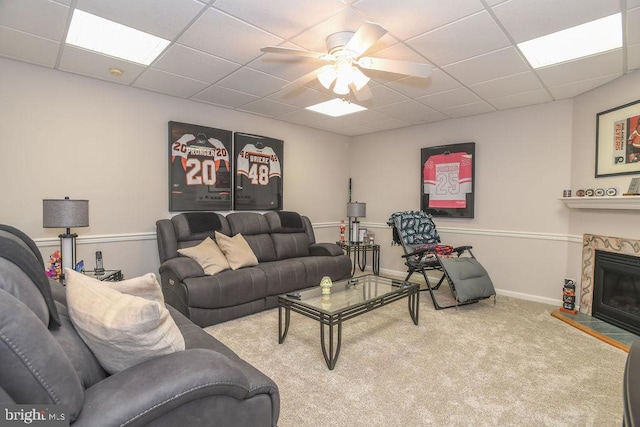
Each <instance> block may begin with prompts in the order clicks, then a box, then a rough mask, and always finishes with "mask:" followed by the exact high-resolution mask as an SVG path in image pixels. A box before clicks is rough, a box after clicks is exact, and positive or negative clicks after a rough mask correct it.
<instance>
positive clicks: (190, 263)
mask: <svg viewBox="0 0 640 427" xmlns="http://www.w3.org/2000/svg"><path fill="white" fill-rule="evenodd" d="M159 271H160V275H161V276H162V273H164V272H166V271H171V272H172V273H173V275H172V276H175V277H176V278H177V279H178V280H180V281H181V282H182V281H184V279H188V278H190V277H201V276H204V270H203V269H202V267H201V266H200V264H198V263H197V262H196V261H195V260H193V259H192V258H189V257H186V256H179V257H176V258H171V259H169V260H166V261H165V262H163V263H162V264H160V268H159Z"/></svg>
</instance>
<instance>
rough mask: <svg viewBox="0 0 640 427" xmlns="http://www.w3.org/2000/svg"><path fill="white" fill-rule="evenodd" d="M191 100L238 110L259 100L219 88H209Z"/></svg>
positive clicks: (245, 94) (256, 97)
mask: <svg viewBox="0 0 640 427" xmlns="http://www.w3.org/2000/svg"><path fill="white" fill-rule="evenodd" d="M193 99H196V100H199V101H203V102H208V103H210V104H216V105H221V106H223V107H228V108H238V107H240V106H242V105H245V104H248V103H249V102H253V101H255V100H257V99H260V97H258V96H254V95H249V94H247V93H243V92H238V91H237V90H232V89H227V88H225V87H220V86H215V85H214V86H209V87H208V88H206V89H205V90H203V91H202V92H200V93H198V94H197V95H194V96H193Z"/></svg>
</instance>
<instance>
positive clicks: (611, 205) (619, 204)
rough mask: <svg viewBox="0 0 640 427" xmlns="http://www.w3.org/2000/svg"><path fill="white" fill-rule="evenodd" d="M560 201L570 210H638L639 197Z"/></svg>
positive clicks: (578, 198)
mask: <svg viewBox="0 0 640 427" xmlns="http://www.w3.org/2000/svg"><path fill="white" fill-rule="evenodd" d="M560 200H562V201H563V202H564V204H565V205H567V207H568V208H571V209H618V210H620V209H623V210H629V209H633V210H640V196H613V197H561V198H560Z"/></svg>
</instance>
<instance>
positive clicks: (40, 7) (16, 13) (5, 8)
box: [0, 0, 69, 42]
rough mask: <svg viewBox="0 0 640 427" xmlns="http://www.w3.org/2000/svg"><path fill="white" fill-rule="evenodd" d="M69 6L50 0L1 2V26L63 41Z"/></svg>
mask: <svg viewBox="0 0 640 427" xmlns="http://www.w3.org/2000/svg"><path fill="white" fill-rule="evenodd" d="M68 16H69V8H68V7H67V6H63V5H61V4H58V3H52V2H50V1H48V0H20V1H15V0H14V1H2V2H0V26H4V27H8V28H13V29H14V30H20V31H23V32H25V33H29V34H33V35H36V36H40V37H44V38H46V39H49V40H54V41H57V42H62V37H63V35H64V34H65V30H66V28H65V27H66V25H67V18H68Z"/></svg>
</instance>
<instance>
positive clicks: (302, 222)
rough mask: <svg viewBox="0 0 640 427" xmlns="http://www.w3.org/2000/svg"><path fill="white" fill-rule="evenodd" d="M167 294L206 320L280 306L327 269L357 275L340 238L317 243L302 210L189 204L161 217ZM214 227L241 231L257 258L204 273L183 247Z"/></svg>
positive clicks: (159, 230)
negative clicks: (197, 208) (226, 209)
mask: <svg viewBox="0 0 640 427" xmlns="http://www.w3.org/2000/svg"><path fill="white" fill-rule="evenodd" d="M156 229H157V236H158V252H159V255H160V262H161V265H160V277H161V283H162V290H163V292H164V296H165V301H166V302H167V303H168V304H170V305H172V306H174V307H175V308H177V309H178V310H179V311H180V312H181V313H182V314H184V315H185V316H187V317H188V318H189V319H191V321H193V322H194V323H195V324H197V325H199V326H202V327H205V326H210V325H214V324H216V323H220V322H224V321H227V320H230V319H234V318H238V317H242V316H246V315H248V314H252V313H257V312H259V311H262V310H265V309H268V308H273V307H276V306H277V303H278V299H277V297H278V295H281V294H284V293H287V292H292V291H296V290H299V289H304V288H308V287H312V286H318V285H319V284H320V280H321V279H322V277H323V276H329V277H331V279H332V280H334V281H335V280H340V279H344V278H347V277H350V276H351V267H352V264H351V261H350V258H349V257H348V256H346V255H344V252H343V251H342V249H340V247H338V246H337V245H336V244H335V243H316V241H315V235H314V232H313V228H312V226H311V221H310V220H309V218H308V217H306V216H302V215H299V214H298V213H296V212H283V211H277V212H276V211H270V212H267V213H264V214H260V213H255V212H233V213H230V214H228V215H227V216H223V215H221V214H219V213H217V212H189V213H182V214H178V215H176V216H174V217H172V218H171V219H162V220H159V221H157V222H156ZM215 231H218V232H219V233H222V234H225V235H227V236H235V235H236V234H241V235H242V236H243V237H244V238H245V240H246V241H247V243H248V244H249V246H250V247H251V249H252V250H253V252H254V254H255V255H256V257H257V259H258V261H259V263H258V265H256V266H252V267H243V268H240V269H236V270H231V269H229V270H225V271H222V272H220V273H217V274H215V275H205V273H204V270H203V268H202V267H201V266H200V265H199V264H198V263H197V262H196V261H194V260H193V259H191V258H189V257H186V256H181V255H180V254H179V253H178V249H181V248H187V247H193V246H196V245H198V244H200V243H201V242H202V241H203V240H204V239H205V238H207V237H210V238H212V239H214V238H215Z"/></svg>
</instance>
